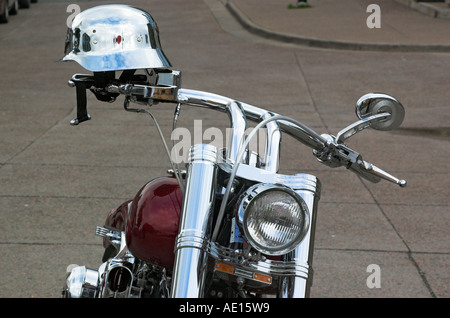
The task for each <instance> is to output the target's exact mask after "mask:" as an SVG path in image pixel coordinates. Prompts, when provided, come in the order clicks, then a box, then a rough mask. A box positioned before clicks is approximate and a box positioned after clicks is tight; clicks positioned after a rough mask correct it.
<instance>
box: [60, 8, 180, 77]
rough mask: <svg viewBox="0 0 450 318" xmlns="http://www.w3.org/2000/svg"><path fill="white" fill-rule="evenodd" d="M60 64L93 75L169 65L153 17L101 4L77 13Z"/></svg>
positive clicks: (146, 13)
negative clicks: (68, 63)
mask: <svg viewBox="0 0 450 318" xmlns="http://www.w3.org/2000/svg"><path fill="white" fill-rule="evenodd" d="M65 54H66V55H65V56H64V58H63V59H62V60H63V61H69V60H71V61H76V62H78V63H79V64H80V65H81V66H83V67H84V68H85V69H87V70H89V71H92V72H103V71H120V70H130V69H152V68H166V67H170V66H172V65H171V64H170V62H169V60H168V59H167V57H166V56H165V55H164V52H163V50H162V48H161V43H160V40H159V30H158V26H157V25H156V22H155V20H154V19H153V18H152V16H151V15H150V14H149V13H148V12H146V11H143V10H141V9H138V8H135V7H131V6H128V5H102V6H97V7H93V8H90V9H87V10H85V11H83V12H81V13H79V14H78V15H77V16H76V17H75V19H74V20H73V22H72V27H71V28H69V29H68V31H67V37H66V45H65Z"/></svg>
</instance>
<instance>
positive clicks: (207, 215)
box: [171, 144, 217, 298]
mask: <svg viewBox="0 0 450 318" xmlns="http://www.w3.org/2000/svg"><path fill="white" fill-rule="evenodd" d="M216 174H217V149H216V147H214V146H212V145H203V144H199V145H194V146H193V147H192V148H191V149H190V153H189V164H188V169H187V179H186V192H185V194H184V201H183V207H182V210H181V221H180V230H179V234H178V236H177V239H176V243H175V263H174V269H173V282H172V291H171V297H172V298H199V297H202V296H203V286H204V279H205V274H206V260H207V254H206V252H205V248H204V247H205V246H206V244H207V242H208V241H209V237H210V232H211V224H210V221H211V219H212V218H211V214H212V212H213V211H212V210H213V208H214V198H215V194H216Z"/></svg>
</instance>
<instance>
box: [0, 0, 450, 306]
mask: <svg viewBox="0 0 450 318" xmlns="http://www.w3.org/2000/svg"><path fill="white" fill-rule="evenodd" d="M257 2H258V3H257ZM309 2H310V3H311V4H312V6H313V7H312V8H310V9H301V10H300V9H295V10H288V9H287V5H288V4H289V3H292V1H289V0H286V1H284V0H283V1H279V0H265V1H256V0H241V1H234V0H233V1H232V0H229V1H225V0H221V1H219V0H190V1H184V0H172V1H164V0H151V1H144V0H137V1H108V2H101V1H96V2H95V3H94V2H91V1H79V2H77V4H79V5H80V7H81V9H86V8H89V7H91V6H93V5H97V4H103V3H128V4H133V5H136V6H138V7H141V8H143V9H146V10H148V11H149V12H151V13H152V15H153V17H154V18H155V19H156V21H157V22H158V25H159V29H160V36H161V41H162V46H163V49H164V51H165V53H166V55H167V56H168V57H169V59H170V60H171V62H172V64H173V65H174V67H173V68H174V69H176V70H181V71H182V73H183V87H185V88H193V89H199V90H205V91H210V92H213V93H218V94H222V95H225V96H229V97H232V98H236V99H238V100H242V101H245V102H247V103H250V104H253V105H257V106H260V107H264V108H269V109H272V110H274V111H275V112H279V113H282V114H285V115H288V116H292V117H293V118H295V119H298V120H301V121H303V122H304V123H306V124H308V125H309V126H310V127H312V128H314V129H315V130H317V131H319V132H328V133H336V132H337V131H338V130H339V129H341V128H343V127H345V126H347V125H348V124H350V123H352V122H353V121H355V120H356V117H355V116H354V109H353V107H354V106H353V105H354V103H355V102H356V100H357V99H358V98H359V97H360V96H361V95H363V94H365V93H368V92H371V91H382V92H385V93H388V94H392V95H393V96H395V97H397V98H398V99H399V100H400V101H401V102H402V103H403V104H404V106H405V109H406V118H405V122H404V124H403V128H401V129H399V130H398V131H395V132H378V131H364V132H361V133H360V134H358V135H356V136H354V137H352V138H351V139H350V141H349V143H348V145H349V146H350V147H352V148H353V149H357V150H359V151H360V152H361V154H362V155H363V156H364V158H365V159H366V160H368V161H370V162H372V163H374V164H376V165H378V166H380V167H381V168H383V169H385V170H387V171H389V172H391V173H392V174H393V175H395V176H398V177H401V178H404V179H406V180H407V181H408V187H407V188H405V189H400V188H398V187H397V186H394V185H392V184H388V183H385V182H382V183H378V184H370V183H368V182H366V181H363V180H361V179H359V178H358V177H357V176H355V175H353V174H352V173H350V172H348V171H346V170H345V169H343V168H342V169H331V168H327V167H325V166H323V165H321V164H320V163H318V162H317V161H316V160H315V159H314V158H313V156H312V155H311V151H310V150H309V149H305V147H303V146H301V145H298V143H296V142H294V141H293V140H291V139H290V138H289V137H287V138H285V139H284V140H283V153H282V166H283V170H282V172H286V173H295V172H307V173H311V174H315V175H317V176H318V177H319V178H320V179H321V181H322V184H323V191H322V196H321V202H320V205H319V208H320V210H319V214H318V222H317V235H316V243H315V256H314V270H315V276H314V285H313V289H312V296H313V297H407V298H416V297H417V298H428V297H445V298H447V297H449V296H450V289H449V286H450V269H449V265H450V256H449V252H450V249H449V248H450V244H449V243H450V237H449V231H448V229H449V208H448V206H449V201H448V197H449V190H448V189H449V160H448V158H449V157H450V156H449V149H450V147H449V145H450V144H449V137H448V132H449V125H448V123H449V107H450V89H449V88H450V84H449V80H448V73H449V70H450V55H449V53H447V49H446V48H447V46H448V45H449V44H450V43H449V38H448V36H446V32H445V31H446V30H448V29H449V28H448V23H449V20H446V19H437V18H431V17H429V16H427V15H425V14H422V13H420V12H417V11H416V10H414V9H411V8H409V7H407V6H404V5H403V4H401V3H397V2H393V1H386V0H379V1H377V3H378V4H379V5H380V8H381V28H380V29H368V28H367V24H366V19H367V18H368V16H369V13H367V12H366V8H367V5H368V4H370V3H371V2H370V1H312V0H310V1H309ZM338 2H339V3H340V4H341V6H342V7H341V8H339V7H336V3H338ZM344 2H345V3H346V4H345V5H343V3H344ZM71 3H74V1H62V0H60V1H57V0H41V1H39V2H38V3H37V4H34V5H33V6H32V8H31V9H30V10H21V11H20V12H19V15H18V16H15V17H13V18H12V19H11V21H10V23H8V24H6V25H0V56H2V58H1V60H0V75H1V76H0V114H1V116H0V133H1V139H0V149H1V151H0V184H1V188H0V255H1V257H0V268H1V269H2V272H3V273H6V274H4V275H1V276H0V297H26V298H28V297H58V296H59V293H60V290H61V287H62V284H63V280H64V276H65V273H64V271H65V269H66V267H67V265H69V264H72V263H77V264H85V265H87V266H89V267H92V268H97V267H98V266H99V265H100V263H101V255H102V246H101V240H100V239H99V238H98V237H96V236H95V235H94V231H95V226H96V225H101V224H102V223H103V221H104V218H105V216H106V214H107V213H108V212H109V211H110V210H111V209H112V208H114V207H115V206H117V205H118V204H120V203H122V201H124V200H126V199H129V198H131V197H132V196H134V194H135V193H136V192H137V191H138V190H139V188H140V187H141V186H142V185H143V184H144V183H145V182H146V181H148V180H149V179H151V178H152V177H155V176H159V175H164V174H165V170H166V169H167V168H168V163H167V160H166V156H165V155H164V153H163V152H162V149H163V148H162V147H161V145H160V140H159V137H158V136H157V133H156V130H155V128H154V125H153V124H151V123H150V122H149V120H148V119H147V118H146V117H143V116H142V115H141V116H140V115H137V114H130V113H125V112H124V111H123V110H122V105H121V101H117V102H115V103H114V104H105V103H100V102H98V101H96V100H95V98H94V97H93V96H92V95H90V97H89V101H88V103H89V111H90V113H91V115H92V117H93V119H92V120H91V121H89V122H86V123H83V124H81V125H79V126H77V127H72V126H70V125H69V121H70V119H72V118H73V117H74V115H75V112H76V110H75V105H76V101H75V91H74V89H73V88H69V87H67V84H66V83H67V80H68V79H69V78H70V77H71V76H72V74H74V73H83V72H85V70H83V69H82V68H81V67H80V66H79V65H77V64H75V63H60V62H56V61H57V60H58V59H59V58H61V57H62V52H63V47H64V37H65V32H66V19H67V17H68V15H69V13H68V12H67V11H66V9H67V6H68V4H71ZM227 4H228V5H227ZM327 5H328V7H327ZM232 6H234V8H237V9H238V10H239V12H240V16H241V18H242V19H244V18H245V19H246V20H247V21H251V22H252V24H253V25H255V26H257V28H258V29H262V30H269V31H270V33H282V34H285V35H286V34H287V35H288V36H291V35H295V36H297V37H302V38H307V39H311V38H313V39H316V40H317V39H318V40H322V41H325V42H328V43H331V42H333V41H339V42H340V43H347V45H348V46H347V47H336V46H335V47H333V46H322V47H321V48H317V47H314V45H311V43H301V44H305V45H299V44H296V43H293V42H292V41H291V42H289V43H287V42H286V41H280V39H278V38H273V37H271V36H263V37H262V36H261V35H260V34H259V35H257V34H254V33H250V32H248V29H245V28H243V27H242V24H240V23H239V22H238V20H237V19H236V15H233V14H232V10H233V8H232ZM235 12H236V11H235ZM300 17H301V19H300ZM402 19H407V20H402ZM408 19H412V20H408ZM306 21H308V22H307V23H306ZM400 21H409V22H408V24H407V25H405V24H403V23H400ZM241 22H242V21H241ZM397 22H398V23H397ZM291 30H295V32H291ZM300 31H301V32H300ZM330 32H331V33H330ZM447 33H448V31H447ZM419 34H420V36H419ZM416 35H417V37H416ZM355 43H357V44H359V47H358V46H354V44H355ZM351 45H353V46H351ZM375 47H376V48H375ZM400 47H401V49H399V48H400ZM408 47H409V48H410V49H408ZM154 114H155V116H156V117H157V118H158V120H159V122H160V124H161V126H162V128H163V131H164V132H165V134H166V136H167V139H169V137H168V136H170V135H169V134H170V127H171V124H172V122H171V116H172V114H173V109H172V108H170V109H169V108H164V107H157V108H154ZM182 115H183V116H182V117H181V119H180V120H181V121H180V125H185V126H186V127H192V121H193V120H194V119H205V121H204V122H203V128H204V129H206V120H207V122H208V123H210V124H211V126H215V127H223V126H224V125H226V123H227V120H226V118H225V119H222V118H219V117H218V116H216V114H205V112H204V111H199V110H196V109H186V110H184V111H183V113H182ZM372 264H375V265H378V266H379V268H380V270H381V286H380V288H369V287H368V285H367V279H368V278H369V275H370V274H371V273H370V272H368V271H367V270H368V269H369V268H370V267H369V266H370V265H372Z"/></svg>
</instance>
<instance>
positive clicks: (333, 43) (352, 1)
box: [222, 0, 450, 52]
mask: <svg viewBox="0 0 450 318" xmlns="http://www.w3.org/2000/svg"><path fill="white" fill-rule="evenodd" d="M222 2H224V3H225V5H226V6H227V8H228V9H229V10H230V12H231V13H232V14H233V15H234V16H235V17H236V19H237V20H238V21H239V22H240V23H241V24H242V25H243V26H244V27H245V28H246V29H247V30H248V31H250V32H253V33H255V34H258V35H261V36H264V37H267V38H273V39H275V40H278V41H284V42H290V43H296V44H302V45H308V46H312V47H323V48H336V49H352V50H381V51H387V50H390V51H408V52H411V51H436V52H440V51H443V52H449V51H450V36H449V31H448V30H449V29H450V13H448V12H449V11H450V7H448V6H447V5H446V4H444V3H442V4H441V5H438V4H435V3H417V2H414V1H402V0H398V1H392V0H379V1H376V4H375V5H376V7H371V6H373V5H374V1H371V0H364V1H356V0H343V1H333V0H325V1H320V0H309V1H308V4H309V5H310V6H311V8H303V9H289V5H292V4H294V5H295V4H296V1H293V0H287V1H259V0H243V1H236V0H223V1H222ZM409 2H411V6H412V3H414V7H417V9H418V10H414V9H410V6H408V3H409ZM422 8H427V10H424V9H422ZM432 9H434V10H435V12H437V13H439V16H443V17H447V18H434V17H432V16H431V15H429V14H427V13H428V11H432ZM437 13H436V15H437Z"/></svg>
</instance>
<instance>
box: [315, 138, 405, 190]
mask: <svg viewBox="0 0 450 318" xmlns="http://www.w3.org/2000/svg"><path fill="white" fill-rule="evenodd" d="M321 136H322V138H324V139H325V140H326V141H327V144H326V147H325V148H324V149H322V150H321V151H317V150H313V154H314V155H315V156H316V158H317V160H319V161H320V162H321V163H323V164H325V165H327V166H329V167H331V168H336V167H342V166H344V167H346V168H347V169H349V170H351V171H353V172H355V173H357V174H358V175H360V176H361V177H363V178H364V179H367V180H369V181H370V182H373V183H377V182H379V181H380V180H381V179H383V180H387V181H389V182H392V183H395V184H398V185H399V186H400V187H405V186H406V181H405V180H402V179H398V178H396V177H394V176H392V175H391V174H389V173H387V172H386V171H384V170H382V169H380V168H378V167H377V166H375V165H373V164H371V163H370V162H367V161H365V160H363V158H362V156H361V155H360V154H359V153H357V152H356V151H354V150H353V149H350V148H349V147H348V146H347V145H345V144H344V143H343V142H341V143H338V142H337V139H338V138H337V137H334V136H332V135H328V134H323V135H321ZM341 140H342V139H341Z"/></svg>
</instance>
